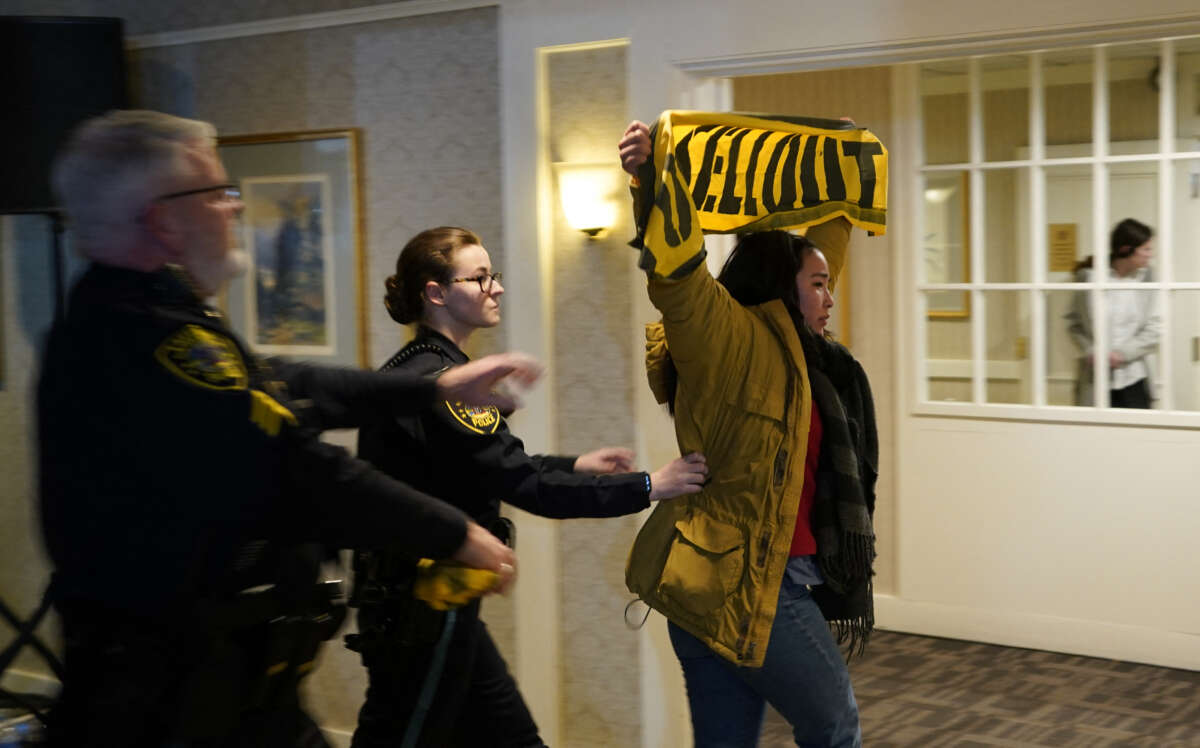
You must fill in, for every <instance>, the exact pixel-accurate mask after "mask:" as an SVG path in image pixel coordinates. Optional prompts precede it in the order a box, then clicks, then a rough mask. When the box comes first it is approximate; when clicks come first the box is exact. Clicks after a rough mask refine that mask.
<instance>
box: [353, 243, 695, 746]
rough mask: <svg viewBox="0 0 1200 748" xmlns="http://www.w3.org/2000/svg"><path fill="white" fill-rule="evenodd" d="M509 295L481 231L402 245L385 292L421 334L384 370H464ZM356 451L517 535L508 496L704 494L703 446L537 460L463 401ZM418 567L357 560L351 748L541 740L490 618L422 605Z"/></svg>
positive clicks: (528, 504) (597, 513)
mask: <svg viewBox="0 0 1200 748" xmlns="http://www.w3.org/2000/svg"><path fill="white" fill-rule="evenodd" d="M503 294H504V286H503V285H502V284H501V277H500V273H497V272H494V270H493V268H492V262H491V258H490V257H489V256H488V252H487V250H486V249H484V247H483V242H482V240H480V238H479V237H478V236H476V235H475V234H474V233H472V232H471V231H469V230H467V229H463V228H457V227H449V226H443V227H439V228H434V229H429V230H427V231H422V232H421V233H419V234H417V235H416V236H415V237H413V238H412V239H411V240H410V241H409V242H408V244H407V245H405V247H404V249H403V250H402V251H401V253H400V256H399V258H398V259H397V262H396V274H395V275H393V276H391V277H390V278H388V279H387V295H386V296H385V299H384V301H385V304H386V306H387V310H388V313H389V314H390V315H391V316H392V318H393V319H394V320H396V321H397V322H399V323H400V324H415V326H416V335H415V337H414V338H413V339H412V341H411V342H410V343H408V345H406V346H404V347H403V348H402V349H401V350H400V351H399V352H398V353H397V354H396V355H395V356H393V357H392V358H391V360H389V361H388V362H387V363H386V364H385V365H384V367H383V368H384V370H386V371H391V372H410V373H412V374H431V373H434V372H437V371H441V370H443V369H445V368H446V367H451V366H458V365H462V364H465V363H466V362H467V360H468V358H467V355H466V354H465V353H464V352H463V351H464V349H466V348H467V347H468V343H469V341H470V339H471V336H472V335H473V334H474V333H475V332H476V331H478V330H481V329H485V328H489V327H494V326H496V325H497V324H499V322H500V297H501V296H502V295H503ZM358 453H359V455H360V456H361V457H362V458H363V459H366V460H368V461H370V462H371V463H373V464H375V465H377V466H379V467H380V468H382V469H383V470H384V471H385V472H387V473H388V474H390V475H395V476H405V477H406V478H407V479H408V480H411V481H412V482H413V485H415V486H417V487H419V488H421V489H422V490H426V491H431V492H434V493H436V494H437V495H438V496H444V497H446V498H447V500H449V501H450V502H451V503H453V504H454V505H455V506H457V507H459V508H460V509H462V510H463V511H464V512H466V513H467V514H468V515H469V516H471V517H472V518H473V519H474V520H475V521H476V522H478V523H480V524H481V525H483V526H484V527H489V528H494V531H495V532H497V533H498V534H500V535H502V536H506V537H510V538H511V535H510V534H509V533H508V532H507V529H506V528H508V527H509V525H508V523H507V520H505V519H503V518H502V517H501V516H500V504H501V502H507V503H509V504H511V505H513V506H515V507H518V508H520V509H524V510H525V511H527V512H531V513H533V514H537V515H540V516H543V517H552V518H556V519H561V518H568V517H615V516H619V515H624V514H632V513H634V512H638V511H641V510H642V509H645V508H646V507H648V506H649V505H650V502H652V501H659V500H661V499H668V498H671V497H673V496H678V495H680V494H689V493H695V492H696V491H699V490H700V484H701V482H702V481H703V480H704V478H705V475H706V469H705V464H704V458H703V457H702V456H701V455H699V454H690V455H688V456H686V457H681V458H677V459H675V460H673V461H671V462H669V463H667V464H666V465H664V466H663V467H662V468H660V469H659V470H657V471H655V472H653V473H643V472H630V471H632V469H633V465H632V462H633V454H632V453H631V452H630V451H629V450H627V449H621V448H613V447H608V448H603V449H598V450H596V451H593V452H589V453H587V454H584V455H580V456H578V457H562V456H549V455H530V454H527V453H526V452H525V449H524V445H523V444H522V443H521V440H520V439H518V438H517V437H516V436H514V435H513V434H512V432H511V431H509V430H508V425H507V423H506V422H505V420H504V414H502V413H501V412H500V411H499V410H498V409H496V408H467V407H463V406H461V405H460V404H458V403H453V402H442V403H435V404H433V405H432V406H430V407H428V408H426V409H425V410H423V411H422V412H421V413H420V414H417V415H411V416H405V417H401V418H396V419H394V420H393V421H391V422H388V423H386V424H379V425H373V426H371V427H368V428H363V429H361V430H360V431H359V441H358ZM416 561H417V558H416V556H415V555H414V554H413V553H412V549H411V548H407V547H403V546H400V547H397V548H396V549H394V551H389V552H386V553H382V554H380V553H375V552H360V553H358V554H357V555H356V560H355V571H356V574H355V585H356V594H355V597H356V598H357V600H358V604H359V605H360V609H359V618H358V623H359V631H360V633H359V634H358V635H357V637H355V638H354V639H352V640H351V643H352V647H353V648H354V649H356V650H358V651H359V652H361V654H362V658H363V664H364V665H366V667H367V672H368V675H369V678H370V681H369V687H368V689H367V698H366V703H365V704H364V705H363V707H362V711H361V713H360V714H359V721H358V729H357V731H356V732H355V734H354V742H353V745H354V746H355V747H356V748H370V747H373V746H394V745H407V746H416V745H421V746H430V747H431V748H434V747H436V748H446V747H447V746H464V747H466V746H484V745H486V746H493V747H496V748H504V747H509V746H512V747H514V748H515V747H517V746H541V745H543V743H542V739H541V737H540V736H539V734H538V728H537V725H536V724H535V723H534V720H533V717H532V716H531V715H530V713H529V709H528V708H527V707H526V705H525V701H524V699H523V698H522V697H521V693H520V691H519V690H518V689H517V684H516V682H515V681H514V680H513V677H512V675H511V674H510V673H509V672H508V668H507V666H506V665H505V662H504V660H503V658H502V657H501V656H500V653H499V652H498V651H497V649H496V645H495V643H494V642H493V641H492V638H491V636H490V634H489V633H488V630H487V627H486V626H485V625H484V623H483V621H482V620H480V618H479V601H478V600H476V601H474V602H471V603H470V604H468V605H466V606H465V607H462V608H460V609H458V610H454V611H449V612H446V611H439V610H433V609H431V608H430V607H429V606H427V605H426V604H425V603H423V602H421V601H418V600H415V599H414V597H413V593H412V579H413V574H414V572H415V569H416Z"/></svg>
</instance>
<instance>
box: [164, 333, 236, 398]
mask: <svg viewBox="0 0 1200 748" xmlns="http://www.w3.org/2000/svg"><path fill="white" fill-rule="evenodd" d="M154 357H155V358H156V359H158V362H159V363H160V364H162V365H163V366H164V367H165V368H166V369H167V371H169V372H171V373H172V374H174V375H175V376H177V377H179V378H180V379H182V380H184V381H185V382H188V383H190V384H195V385H199V386H200V387H207V388H208V389H212V390H244V389H246V387H247V385H248V383H249V376H248V375H247V374H246V365H245V364H244V363H242V354H241V352H240V351H238V349H237V346H236V345H234V343H233V341H232V340H230V339H229V338H227V337H225V336H224V335H220V334H218V333H215V332H213V331H211V330H206V329H205V328H203V327H200V326H199V325H185V326H183V327H182V328H180V329H179V330H177V331H175V332H174V333H173V334H172V335H171V337H169V338H167V339H166V340H164V341H163V342H162V343H161V344H160V345H159V346H158V349H157V350H155V351H154Z"/></svg>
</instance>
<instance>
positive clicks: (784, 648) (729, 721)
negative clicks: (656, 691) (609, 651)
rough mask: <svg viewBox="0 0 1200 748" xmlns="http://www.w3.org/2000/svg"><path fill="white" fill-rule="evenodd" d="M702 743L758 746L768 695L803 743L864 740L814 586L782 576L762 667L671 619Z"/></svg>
mask: <svg viewBox="0 0 1200 748" xmlns="http://www.w3.org/2000/svg"><path fill="white" fill-rule="evenodd" d="M667 628H668V632H669V633H670V636H671V646H673V647H674V648H675V655H676V656H677V657H678V658H679V664H680V665H682V667H683V679H684V682H685V683H686V684H687V696H688V705H689V707H690V708H691V713H692V730H693V732H694V734H695V744H696V748H742V747H743V746H746V747H747V748H752V747H753V746H754V745H756V744H757V742H758V736H759V732H761V730H762V722H763V715H764V713H765V711H766V702H770V703H771V706H773V707H775V710H776V711H778V712H779V713H780V714H781V715H783V717H784V719H786V720H787V721H788V723H789V724H791V726H792V735H793V736H794V737H795V739H796V745H798V746H806V747H807V746H812V747H813V748H816V747H817V746H821V748H827V747H829V748H832V747H834V746H836V747H837V748H842V747H843V746H846V747H849V748H860V746H862V731H861V728H860V727H859V723H858V704H857V703H856V702H855V701H854V689H853V688H852V687H851V686H850V671H849V670H847V669H846V663H845V661H844V660H843V659H842V655H841V652H839V651H838V648H837V643H836V642H835V641H834V639H833V635H832V634H831V633H830V632H829V626H828V625H827V624H826V623H825V619H824V618H823V617H822V616H821V611H820V609H819V608H818V607H817V604H816V603H815V602H813V599H812V595H811V594H810V593H809V591H808V588H807V587H805V585H803V584H799V583H796V582H793V581H790V580H789V579H787V578H786V576H785V578H784V580H783V585H782V586H781V588H780V590H779V608H778V610H777V611H776V613H775V622H774V623H773V624H772V626H771V639H770V641H769V642H768V644H767V655H766V659H765V661H764V662H763V666H762V667H761V668H748V667H738V666H737V665H734V664H733V663H732V662H729V661H728V660H726V659H724V658H722V657H720V656H718V655H716V654H715V653H713V651H712V650H711V649H709V648H708V645H706V644H704V642H702V641H700V640H699V639H697V638H696V637H694V636H692V635H691V634H689V633H687V632H686V631H684V630H683V629H681V628H679V627H678V626H676V625H675V624H673V623H668V624H667Z"/></svg>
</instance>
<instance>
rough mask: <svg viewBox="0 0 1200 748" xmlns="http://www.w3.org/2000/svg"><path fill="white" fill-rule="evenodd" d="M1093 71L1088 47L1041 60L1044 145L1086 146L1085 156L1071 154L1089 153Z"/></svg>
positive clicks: (1058, 53)
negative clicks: (1044, 115) (1044, 118)
mask: <svg viewBox="0 0 1200 748" xmlns="http://www.w3.org/2000/svg"><path fill="white" fill-rule="evenodd" d="M1093 68H1094V65H1093V64H1092V50H1091V48H1090V47H1084V48H1080V49H1067V50H1063V51H1061V52H1053V53H1047V54H1046V55H1045V56H1044V57H1043V58H1042V80H1043V81H1044V83H1045V98H1044V102H1043V106H1044V107H1045V111H1046V145H1047V146H1051V145H1078V144H1087V145H1088V146H1089V148H1088V149H1087V152H1086V153H1080V154H1072V155H1089V154H1090V151H1091V149H1090V144H1091V142H1092V70H1093ZM1047 155H1049V154H1047Z"/></svg>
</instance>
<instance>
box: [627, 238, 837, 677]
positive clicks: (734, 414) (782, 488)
mask: <svg viewBox="0 0 1200 748" xmlns="http://www.w3.org/2000/svg"><path fill="white" fill-rule="evenodd" d="M808 237H809V238H810V239H811V240H812V241H813V243H814V244H816V245H817V246H818V247H822V248H826V247H827V248H828V251H829V252H830V253H833V254H836V255H838V256H839V257H840V256H843V255H844V252H845V247H846V243H847V241H848V239H849V225H848V224H846V223H845V222H844V221H832V222H829V223H825V224H821V225H819V226H815V227H813V228H812V229H810V231H809V233H808ZM649 291H650V300H651V301H652V302H653V303H654V305H655V307H657V308H658V309H659V311H661V312H662V314H663V322H662V324H661V325H648V326H647V340H646V348H647V372H648V374H649V377H650V380H651V387H652V388H653V389H655V394H656V395H657V396H658V397H659V400H660V401H662V400H663V399H664V396H665V391H664V389H663V388H662V386H661V377H662V374H663V368H664V367H665V366H669V365H670V364H671V363H673V364H674V367H675V369H676V370H677V376H678V378H677V385H676V387H677V389H676V394H675V434H676V438H677V439H678V442H679V447H680V450H681V452H682V453H683V454H687V453H688V452H693V451H699V452H702V453H703V454H704V455H705V456H706V457H707V460H708V466H709V470H710V479H709V482H708V484H707V485H706V486H705V488H704V490H703V491H701V492H700V493H698V494H694V495H692V496H685V497H680V498H678V499H674V500H672V501H664V502H661V503H659V504H658V505H657V506H656V507H655V509H654V512H653V513H652V514H651V515H650V518H649V519H648V520H647V521H646V524H645V525H644V526H643V527H642V529H641V531H640V532H639V533H638V536H637V539H636V540H635V541H634V545H633V548H632V549H631V551H630V555H629V561H628V564H627V566H626V571H625V581H626V584H627V586H628V587H629V589H630V591H632V592H633V593H634V594H636V595H638V596H639V597H640V598H641V599H642V600H643V601H645V602H646V604H648V605H649V606H650V607H651V608H654V609H655V610H657V611H659V612H660V613H662V614H663V615H665V616H666V617H667V618H668V619H670V620H671V621H672V622H674V623H675V624H676V625H678V626H680V627H681V628H683V629H685V630H686V631H688V632H689V633H691V634H692V635H694V636H696V637H697V638H699V639H701V640H702V641H704V642H705V643H706V644H708V645H709V646H710V647H711V648H712V649H713V650H714V651H715V652H717V653H718V654H720V655H721V656H723V657H725V658H727V659H729V660H731V661H733V662H735V663H737V664H739V665H745V666H750V667H760V666H761V665H762V662H763V657H764V655H765V653H766V649H767V640H768V637H769V635H770V632H771V624H772V622H773V621H774V618H775V608H776V603H777V600H778V597H779V587H780V584H781V582H782V579H783V574H784V567H785V566H786V565H787V562H788V554H789V551H790V548H791V542H792V534H793V531H794V528H795V525H796V512H797V509H798V507H799V505H800V492H801V487H802V482H803V478H804V470H803V465H804V459H805V453H806V451H807V447H808V427H809V420H810V417H811V411H812V407H813V402H812V397H811V394H810V393H811V390H810V387H809V381H808V371H807V366H806V365H805V360H804V352H803V350H802V349H801V344H800V338H799V336H798V334H797V333H796V328H795V325H794V323H793V322H792V319H791V317H790V316H789V314H788V312H787V309H786V308H785V306H784V304H783V302H782V301H779V300H775V301H770V302H768V303H766V304H762V305H760V306H756V307H743V306H742V305H741V304H739V303H738V302H736V301H734V300H733V298H731V297H730V296H729V294H728V292H726V291H725V289H724V287H722V286H721V285H720V284H719V283H717V282H716V280H714V279H713V277H712V276H711V275H710V274H709V272H708V269H707V266H706V265H705V264H704V263H703V262H701V263H700V264H699V266H698V267H697V268H696V269H695V270H693V271H692V272H691V273H689V274H688V275H686V276H685V277H683V278H681V279H678V280H666V279H663V278H657V277H651V278H650V281H649ZM668 345H669V348H670V359H669V361H668V359H667V356H666V354H667V346H668Z"/></svg>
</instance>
